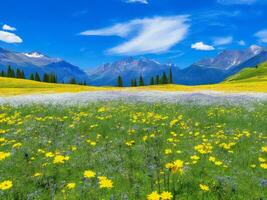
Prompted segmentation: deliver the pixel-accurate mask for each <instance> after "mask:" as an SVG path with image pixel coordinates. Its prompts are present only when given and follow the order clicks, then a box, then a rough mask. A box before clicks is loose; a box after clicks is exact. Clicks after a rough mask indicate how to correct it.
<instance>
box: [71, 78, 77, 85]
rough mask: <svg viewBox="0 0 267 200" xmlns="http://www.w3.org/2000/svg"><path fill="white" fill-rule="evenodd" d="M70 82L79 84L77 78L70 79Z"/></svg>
mask: <svg viewBox="0 0 267 200" xmlns="http://www.w3.org/2000/svg"><path fill="white" fill-rule="evenodd" d="M69 84H77V82H76V80H75V78H72V79H70V81H69Z"/></svg>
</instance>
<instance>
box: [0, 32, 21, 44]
mask: <svg viewBox="0 0 267 200" xmlns="http://www.w3.org/2000/svg"><path fill="white" fill-rule="evenodd" d="M0 41H3V42H6V43H22V42H23V41H22V39H21V38H20V37H19V36H17V35H15V34H14V33H9V32H7V31H0Z"/></svg>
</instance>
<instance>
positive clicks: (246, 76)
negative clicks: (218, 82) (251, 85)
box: [226, 62, 267, 82]
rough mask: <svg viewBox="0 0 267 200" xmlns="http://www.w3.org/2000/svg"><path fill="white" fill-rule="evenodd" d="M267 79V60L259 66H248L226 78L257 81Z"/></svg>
mask: <svg viewBox="0 0 267 200" xmlns="http://www.w3.org/2000/svg"><path fill="white" fill-rule="evenodd" d="M255 81H267V62H265V63H262V64H260V65H259V66H258V67H257V68H256V67H254V68H246V69H243V70H242V71H240V72H238V73H237V74H235V75H233V76H231V77H229V78H228V79H226V82H255Z"/></svg>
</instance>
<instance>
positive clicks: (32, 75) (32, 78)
mask: <svg viewBox="0 0 267 200" xmlns="http://www.w3.org/2000/svg"><path fill="white" fill-rule="evenodd" d="M30 80H33V81H34V74H33V73H31V74H30Z"/></svg>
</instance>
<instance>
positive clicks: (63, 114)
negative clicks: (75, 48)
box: [0, 102, 267, 200]
mask: <svg viewBox="0 0 267 200" xmlns="http://www.w3.org/2000/svg"><path fill="white" fill-rule="evenodd" d="M266 116H267V104H265V105H257V106H255V107H251V108H249V109H245V108H241V107H224V106H193V105H183V106H182V105H172V104H169V105H167V104H124V103H120V102H118V103H97V104H90V105H88V106H73V107H63V106H40V105H36V106H24V107H18V108H12V107H9V106H2V107H0V127H1V128H0V138H4V139H0V141H1V142H0V152H6V153H7V152H9V153H10V156H9V157H7V158H5V159H3V160H1V161H0V174H1V175H0V183H1V182H3V181H5V180H10V181H12V183H13V186H12V187H11V188H10V189H7V190H2V191H1V189H0V199H5V200H11V199H64V198H66V199H73V200H74V199H90V200H94V199H96V200H98V199H119V200H120V199H131V200H132V199H136V200H139V199H146V196H147V195H148V194H150V193H151V192H153V191H157V192H158V193H160V192H162V191H169V192H171V193H172V195H173V196H175V198H174V199H224V200H227V199H240V200H243V199H260V198H266V197H267V190H266V189H267V186H266V185H265V186H264V185H261V184H260V183H261V181H263V180H264V179H266V178H267V177H266V174H267V173H266V172H267V170H266V169H263V168H261V167H260V164H261V163H260V162H259V160H258V158H259V157H262V158H265V159H267V153H266V152H265V153H264V152H262V151H261V148H262V147H264V146H267V135H266V130H267V118H266ZM175 119H177V120H178V121H177V120H176V121H174V120H175ZM170 124H173V126H172V125H170ZM94 142H95V143H94ZM127 142H128V143H131V142H132V143H133V145H132V146H127V145H126V143H127ZM17 143H21V147H16V145H15V146H14V144H17ZM128 143H127V144H128ZM203 143H204V144H205V143H208V144H210V145H211V146H212V150H211V152H210V153H207V154H201V153H200V152H198V151H197V150H196V149H195V148H194V147H195V146H196V145H199V144H203ZM231 143H233V144H234V145H233V146H232V147H231V148H230V149H227V148H226V147H225V146H224V147H225V148H224V147H223V144H231ZM94 144H95V145H94ZM165 150H166V151H167V152H169V153H170V151H171V152H172V153H170V154H165ZM47 152H53V154H60V155H63V156H69V160H66V161H65V162H64V163H62V164H55V163H53V160H54V157H51V158H50V157H46V156H45V155H46V153H47ZM193 155H197V156H199V158H200V159H199V160H197V163H195V164H194V162H193V160H192V159H191V156H193ZM210 156H213V157H215V158H216V160H217V161H221V162H222V164H221V165H219V166H217V165H215V164H214V163H213V162H211V161H209V157H210ZM175 160H182V161H183V162H184V166H183V168H182V171H183V173H182V174H180V173H172V172H171V171H169V170H168V169H167V168H165V165H166V163H172V162H173V161H175ZM251 165H255V168H252V167H251ZM85 170H93V171H94V172H96V174H97V175H96V177H95V178H93V179H86V178H84V176H83V173H84V171H85ZM36 173H40V174H41V176H36V177H34V174H36ZM97 176H106V177H107V178H108V179H110V180H112V182H113V186H114V187H113V188H111V189H106V188H102V189H101V188H99V183H98V179H97ZM68 183H75V184H76V187H75V188H74V189H68V188H67V187H66V186H67V184H68ZM199 184H205V185H207V186H209V189H210V190H209V191H208V192H204V191H202V190H200V188H199Z"/></svg>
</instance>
